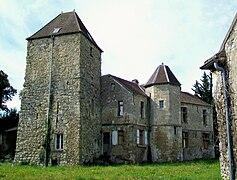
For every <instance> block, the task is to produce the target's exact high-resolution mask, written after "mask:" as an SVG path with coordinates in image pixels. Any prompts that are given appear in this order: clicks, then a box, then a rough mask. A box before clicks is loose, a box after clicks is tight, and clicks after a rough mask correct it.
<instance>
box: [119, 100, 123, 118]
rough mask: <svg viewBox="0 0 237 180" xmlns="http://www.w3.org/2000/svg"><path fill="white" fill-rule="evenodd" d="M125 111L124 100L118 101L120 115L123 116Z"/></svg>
mask: <svg viewBox="0 0 237 180" xmlns="http://www.w3.org/2000/svg"><path fill="white" fill-rule="evenodd" d="M123 113H124V107H123V101H118V116H123Z"/></svg>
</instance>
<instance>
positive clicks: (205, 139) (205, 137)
mask: <svg viewBox="0 0 237 180" xmlns="http://www.w3.org/2000/svg"><path fill="white" fill-rule="evenodd" d="M202 139H203V148H204V149H208V145H209V134H208V133H203V134H202Z"/></svg>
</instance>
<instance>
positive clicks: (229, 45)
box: [201, 14, 237, 180]
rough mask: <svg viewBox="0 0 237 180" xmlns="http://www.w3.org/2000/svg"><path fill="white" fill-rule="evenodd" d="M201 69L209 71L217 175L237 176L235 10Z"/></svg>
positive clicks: (236, 32) (236, 28)
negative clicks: (218, 44)
mask: <svg viewBox="0 0 237 180" xmlns="http://www.w3.org/2000/svg"><path fill="white" fill-rule="evenodd" d="M201 69H204V70H206V69H209V70H211V72H212V75H213V85H214V88H213V94H214V99H215V106H216V111H217V118H218V121H217V122H218V132H219V141H220V143H219V149H220V165H221V175H222V178H223V179H231V180H232V179H236V178H237V174H236V173H237V171H236V165H237V156H236V155H237V144H236V141H237V128H236V124H237V105H236V101H237V96H236V91H237V79H236V76H237V14H236V15H235V17H234V20H233V22H232V24H231V26H230V28H229V31H228V32H227V34H226V36H225V38H224V41H223V42H222V44H221V48H220V50H219V52H218V53H216V54H215V55H214V56H212V57H211V58H210V59H208V60H206V61H205V63H204V65H203V66H202V67H201Z"/></svg>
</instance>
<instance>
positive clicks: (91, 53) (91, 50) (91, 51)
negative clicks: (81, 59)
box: [90, 47, 93, 57]
mask: <svg viewBox="0 0 237 180" xmlns="http://www.w3.org/2000/svg"><path fill="white" fill-rule="evenodd" d="M90 56H91V57H93V48H92V47H90Z"/></svg>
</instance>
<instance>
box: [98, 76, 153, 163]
mask: <svg viewBox="0 0 237 180" xmlns="http://www.w3.org/2000/svg"><path fill="white" fill-rule="evenodd" d="M111 83H112V84H114V87H113V90H112V89H111ZM118 101H123V104H124V114H123V115H122V116H118ZM141 101H142V102H144V105H145V110H144V112H145V115H144V117H143V118H142V117H141V109H140V108H141V106H140V104H141ZM147 103H148V100H147V97H145V96H142V95H139V94H136V93H133V92H131V91H129V90H128V89H126V87H125V86H123V85H122V84H120V83H119V82H117V81H116V80H115V79H114V78H113V77H112V76H110V75H106V76H102V78H101V114H102V117H101V122H102V132H103V133H106V132H107V133H109V134H110V143H112V131H115V130H122V131H123V133H124V141H123V142H122V143H121V144H117V145H113V144H111V146H110V148H111V151H110V153H109V154H108V155H109V156H110V157H111V160H112V161H114V162H117V163H121V162H124V161H127V162H133V163H135V162H144V161H147V150H148V146H147V145H145V144H142V145H138V144H137V129H140V130H142V131H147V132H148V130H149V129H148V112H147V110H148V105H147Z"/></svg>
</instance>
